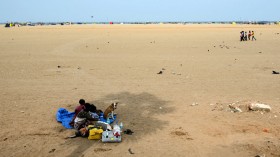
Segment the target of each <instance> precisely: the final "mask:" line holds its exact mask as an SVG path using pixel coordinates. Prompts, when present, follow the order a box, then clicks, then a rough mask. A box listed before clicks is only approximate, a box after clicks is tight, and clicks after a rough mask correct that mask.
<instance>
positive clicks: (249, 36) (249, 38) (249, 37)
mask: <svg viewBox="0 0 280 157" xmlns="http://www.w3.org/2000/svg"><path fill="white" fill-rule="evenodd" d="M251 36H252V34H251V31H249V34H248V40H251Z"/></svg>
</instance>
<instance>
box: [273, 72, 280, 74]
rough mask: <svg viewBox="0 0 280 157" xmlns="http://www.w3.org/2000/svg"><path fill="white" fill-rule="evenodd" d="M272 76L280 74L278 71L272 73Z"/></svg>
mask: <svg viewBox="0 0 280 157" xmlns="http://www.w3.org/2000/svg"><path fill="white" fill-rule="evenodd" d="M272 74H280V72H278V71H272Z"/></svg>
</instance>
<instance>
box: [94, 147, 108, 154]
mask: <svg viewBox="0 0 280 157" xmlns="http://www.w3.org/2000/svg"><path fill="white" fill-rule="evenodd" d="M111 150H112V149H110V148H95V149H94V152H95V153H99V152H107V151H111Z"/></svg>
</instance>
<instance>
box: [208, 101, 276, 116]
mask: <svg viewBox="0 0 280 157" xmlns="http://www.w3.org/2000/svg"><path fill="white" fill-rule="evenodd" d="M211 106H213V107H214V109H212V111H215V110H217V111H229V112H234V113H237V112H250V111H260V112H261V114H264V113H263V112H270V111H271V107H270V106H269V105H266V104H262V103H259V102H256V101H236V102H234V103H216V104H212V105H211Z"/></svg>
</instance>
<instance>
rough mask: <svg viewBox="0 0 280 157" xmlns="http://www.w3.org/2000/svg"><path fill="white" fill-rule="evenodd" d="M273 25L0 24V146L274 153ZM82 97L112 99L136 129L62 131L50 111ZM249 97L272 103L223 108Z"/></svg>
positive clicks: (8, 149) (52, 152) (37, 152)
mask: <svg viewBox="0 0 280 157" xmlns="http://www.w3.org/2000/svg"><path fill="white" fill-rule="evenodd" d="M241 30H244V31H249V30H254V31H255V36H256V38H257V41H254V42H252V41H247V42H240V41H239V32H240V31H241ZM279 32H280V26H251V25H81V26H36V27H16V28H4V27H1V28H0V57H1V59H0V66H1V69H0V70H1V71H0V74H1V75H0V87H1V88H0V95H1V97H0V98H1V110H0V115H1V122H0V125H1V130H0V156H1V157H6V156H21V157H22V156H26V157H29V156H69V157H70V156H73V157H77V156H83V157H88V156H105V155H106V156H112V155H114V156H151V157H152V156H176V157H177V156H213V157H214V156H215V157H217V156H221V157H223V156H256V155H266V157H267V156H280V142H279V140H280V135H279V133H280V125H279V124H280V122H279V119H280V112H279V111H280V106H279V105H280V75H273V74H272V70H276V71H280V64H279V63H280V61H279V59H280V51H279V50H280V35H279V34H277V33H279ZM208 50H209V51H208ZM58 66H60V68H58ZM162 68H164V69H165V70H163V74H161V75H160V74H157V73H158V72H159V71H161V70H162ZM80 98H84V99H85V100H86V101H88V102H91V103H94V104H95V105H96V106H97V107H98V108H100V109H102V110H104V109H105V108H106V107H107V106H108V105H109V104H110V102H112V101H114V100H118V101H119V102H120V105H119V108H118V109H117V110H116V112H117V113H118V119H119V121H122V122H123V123H124V126H125V128H129V129H132V130H133V131H134V132H135V133H134V134H133V135H132V136H129V135H123V142H122V143H118V144H116V143H113V144H104V143H101V142H100V141H90V140H87V139H84V138H75V139H65V137H67V136H68V135H71V134H72V133H73V130H66V129H64V128H63V127H62V126H61V124H60V123H57V122H56V119H55V114H56V111H57V109H58V108H60V107H64V108H67V109H69V110H74V108H75V106H76V105H77V104H78V100H79V99H80ZM251 101H259V102H262V103H266V104H269V105H270V106H271V107H272V111H271V112H270V113H262V112H242V113H231V112H229V111H228V109H227V105H228V104H230V103H237V104H242V103H247V102H251ZM193 103H197V104H198V105H196V106H192V104H193ZM129 148H130V150H131V151H132V152H133V153H134V154H133V155H132V154H130V153H129V151H128V149H129Z"/></svg>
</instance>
